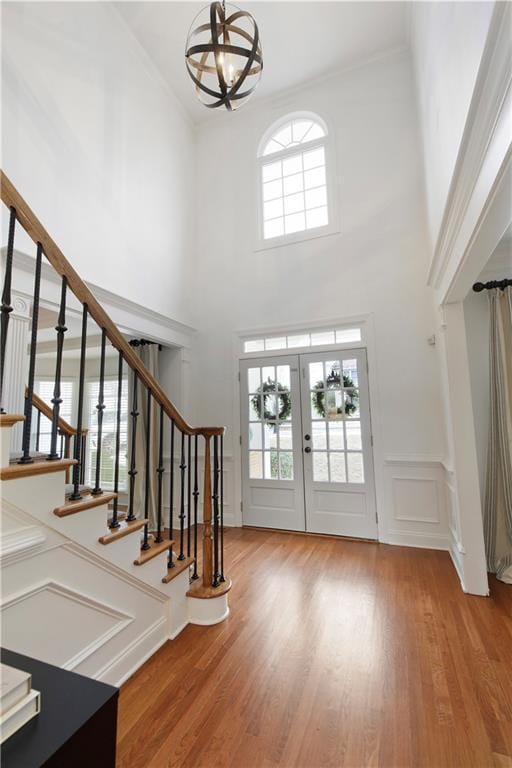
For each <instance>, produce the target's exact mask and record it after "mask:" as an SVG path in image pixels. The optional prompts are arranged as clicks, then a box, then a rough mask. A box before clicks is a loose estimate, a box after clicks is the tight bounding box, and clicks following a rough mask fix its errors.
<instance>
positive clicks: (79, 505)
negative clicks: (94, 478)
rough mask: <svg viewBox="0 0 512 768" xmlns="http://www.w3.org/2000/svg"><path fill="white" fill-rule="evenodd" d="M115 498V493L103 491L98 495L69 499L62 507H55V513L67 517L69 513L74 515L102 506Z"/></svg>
mask: <svg viewBox="0 0 512 768" xmlns="http://www.w3.org/2000/svg"><path fill="white" fill-rule="evenodd" d="M115 498H116V494H115V493H102V494H100V495H98V496H85V497H84V498H83V499H78V500H76V501H67V502H66V503H65V504H63V505H62V506H61V507H55V509H54V510H53V514H54V515H57V517H67V515H74V514H76V513H77V512H83V511H84V510H86V509H93V508H94V507H101V506H102V505H103V504H108V503H109V501H112V499H115Z"/></svg>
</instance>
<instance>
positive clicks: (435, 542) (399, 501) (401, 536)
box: [379, 456, 450, 549]
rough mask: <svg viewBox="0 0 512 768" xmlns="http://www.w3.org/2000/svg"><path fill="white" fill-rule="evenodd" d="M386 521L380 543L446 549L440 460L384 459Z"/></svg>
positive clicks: (447, 539) (447, 530)
mask: <svg viewBox="0 0 512 768" xmlns="http://www.w3.org/2000/svg"><path fill="white" fill-rule="evenodd" d="M384 476H385V493H386V508H387V510H389V514H388V515H387V520H383V521H381V525H380V528H379V531H380V538H381V541H383V542H385V543H388V544H402V545H405V546H411V547H427V548H429V549H449V546H450V528H449V523H448V515H447V488H446V477H445V468H444V466H443V464H442V462H441V461H440V460H437V459H431V458H429V457H420V456H388V457H387V458H386V459H385V461H384Z"/></svg>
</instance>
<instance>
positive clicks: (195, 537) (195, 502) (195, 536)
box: [192, 435, 199, 580]
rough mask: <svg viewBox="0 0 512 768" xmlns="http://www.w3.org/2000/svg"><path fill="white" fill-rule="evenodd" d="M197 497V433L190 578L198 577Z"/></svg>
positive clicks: (195, 440)
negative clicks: (192, 549) (192, 553)
mask: <svg viewBox="0 0 512 768" xmlns="http://www.w3.org/2000/svg"><path fill="white" fill-rule="evenodd" d="M198 498H199V482H198V475H197V435H195V436H194V572H193V573H192V579H194V580H195V579H198V578H199V575H198V573H197V504H198Z"/></svg>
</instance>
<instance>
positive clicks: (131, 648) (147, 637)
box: [94, 616, 169, 688]
mask: <svg viewBox="0 0 512 768" xmlns="http://www.w3.org/2000/svg"><path fill="white" fill-rule="evenodd" d="M168 639H169V638H168V635H167V619H166V617H165V616H162V617H161V618H160V619H158V620H157V621H155V622H154V623H153V624H152V625H151V626H150V627H148V628H147V629H146V630H145V631H144V632H143V633H142V634H141V635H139V637H136V638H135V640H133V641H132V642H131V643H130V644H129V645H128V646H127V647H126V648H124V649H123V651H121V653H118V654H117V656H115V657H114V659H112V660H111V661H110V662H109V663H108V664H106V665H105V666H104V667H103V668H102V669H100V670H99V672H97V673H96V675H94V677H95V679H96V680H101V681H102V682H104V683H110V684H111V685H115V686H117V687H118V688H120V687H121V685H123V683H125V682H126V681H127V680H128V678H130V677H131V676H132V675H133V674H135V672H136V671H137V670H138V669H139V667H141V666H142V665H143V664H145V662H146V661H147V660H148V659H149V658H150V657H151V656H152V655H153V654H154V653H156V652H157V650H158V649H159V648H160V647H161V646H162V645H163V644H164V643H166V642H167V640H168ZM141 652H142V655H140V656H139V653H141ZM126 665H128V669H125V670H124V671H122V668H123V667H126ZM116 667H118V668H119V669H117V670H116Z"/></svg>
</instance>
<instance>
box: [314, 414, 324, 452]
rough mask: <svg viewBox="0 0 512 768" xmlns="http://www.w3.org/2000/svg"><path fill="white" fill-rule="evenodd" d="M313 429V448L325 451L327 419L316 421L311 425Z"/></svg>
mask: <svg viewBox="0 0 512 768" xmlns="http://www.w3.org/2000/svg"><path fill="white" fill-rule="evenodd" d="M311 427H312V431H313V435H312V437H313V450H314V451H322V450H323V451H325V449H326V448H327V436H326V432H325V421H314V422H313V424H312V425H311Z"/></svg>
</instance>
